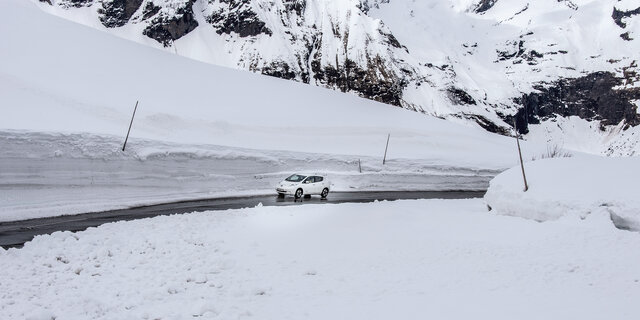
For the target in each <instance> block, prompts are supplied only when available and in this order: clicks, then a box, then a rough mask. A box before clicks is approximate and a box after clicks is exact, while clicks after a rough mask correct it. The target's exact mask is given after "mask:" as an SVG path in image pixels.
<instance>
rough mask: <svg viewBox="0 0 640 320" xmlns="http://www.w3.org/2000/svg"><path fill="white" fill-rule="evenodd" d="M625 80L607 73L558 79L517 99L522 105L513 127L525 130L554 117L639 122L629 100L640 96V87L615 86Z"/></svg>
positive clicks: (608, 123) (635, 109) (630, 123)
mask: <svg viewBox="0 0 640 320" xmlns="http://www.w3.org/2000/svg"><path fill="white" fill-rule="evenodd" d="M624 82H625V79H624V78H619V77H616V76H615V75H614V74H612V73H610V72H596V73H592V74H589V75H587V76H584V77H581V78H575V79H562V80H560V81H557V82H554V83H552V84H551V85H550V86H547V87H541V86H540V87H537V91H538V92H533V93H530V94H526V95H524V96H523V97H522V98H521V99H519V101H518V102H519V103H520V104H521V105H522V106H523V108H522V109H520V110H519V111H518V113H516V115H515V118H516V127H517V129H518V131H519V132H521V133H527V132H528V131H529V129H528V126H529V124H536V123H540V121H541V120H546V119H549V118H552V117H556V116H562V117H568V116H579V117H580V118H583V119H587V120H602V122H601V124H602V125H615V124H618V123H620V122H621V121H622V120H624V121H625V123H626V124H628V125H631V126H636V125H638V124H640V117H639V115H638V113H637V106H636V105H635V104H633V103H632V100H637V99H640V88H630V89H616V87H618V86H620V85H622V84H624Z"/></svg>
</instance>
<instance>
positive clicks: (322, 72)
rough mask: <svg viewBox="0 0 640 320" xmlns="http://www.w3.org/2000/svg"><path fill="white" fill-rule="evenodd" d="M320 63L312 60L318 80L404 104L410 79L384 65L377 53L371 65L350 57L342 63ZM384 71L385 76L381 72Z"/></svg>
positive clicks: (372, 96) (343, 90)
mask: <svg viewBox="0 0 640 320" xmlns="http://www.w3.org/2000/svg"><path fill="white" fill-rule="evenodd" d="M336 65H337V68H334V67H333V66H326V67H324V68H321V67H320V61H319V60H314V61H312V62H311V68H312V70H313V73H314V74H313V77H314V79H315V80H316V82H317V83H319V84H322V85H324V86H326V87H329V88H334V89H338V90H340V91H342V92H357V93H358V94H359V95H360V96H362V97H364V98H368V99H371V100H375V101H378V102H382V103H386V104H391V105H394V106H401V105H402V91H403V89H404V88H405V87H406V85H407V83H406V81H404V80H403V79H401V78H399V77H396V76H394V75H392V74H389V72H388V71H387V70H386V69H385V68H384V66H383V61H382V60H381V59H380V57H376V58H374V59H372V60H371V61H369V63H368V69H363V68H361V67H359V66H358V65H357V64H356V63H355V62H354V61H352V60H349V59H347V61H345V62H344V64H343V65H338V64H337V61H336ZM378 73H381V74H382V76H379V75H378Z"/></svg>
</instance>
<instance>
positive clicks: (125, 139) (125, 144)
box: [122, 101, 138, 152]
mask: <svg viewBox="0 0 640 320" xmlns="http://www.w3.org/2000/svg"><path fill="white" fill-rule="evenodd" d="M136 110H138V101H136V106H135V107H134V108H133V115H132V116H131V123H129V130H128V131H127V137H126V138H124V144H123V145H122V151H123V152H124V148H125V147H126V146H127V140H129V133H131V126H132V125H133V118H135V116H136Z"/></svg>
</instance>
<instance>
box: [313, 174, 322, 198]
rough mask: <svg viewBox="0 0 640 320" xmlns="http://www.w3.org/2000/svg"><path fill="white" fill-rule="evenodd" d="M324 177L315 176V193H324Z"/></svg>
mask: <svg viewBox="0 0 640 320" xmlns="http://www.w3.org/2000/svg"><path fill="white" fill-rule="evenodd" d="M322 180H323V178H322V177H318V176H315V177H314V183H313V190H314V193H315V194H320V193H322V189H324V183H323V182H322Z"/></svg>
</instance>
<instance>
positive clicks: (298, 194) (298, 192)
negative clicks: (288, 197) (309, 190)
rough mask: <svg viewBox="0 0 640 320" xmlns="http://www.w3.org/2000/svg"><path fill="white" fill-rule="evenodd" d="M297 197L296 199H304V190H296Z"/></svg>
mask: <svg viewBox="0 0 640 320" xmlns="http://www.w3.org/2000/svg"><path fill="white" fill-rule="evenodd" d="M295 197H296V198H300V197H302V189H298V190H296V194H295Z"/></svg>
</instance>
